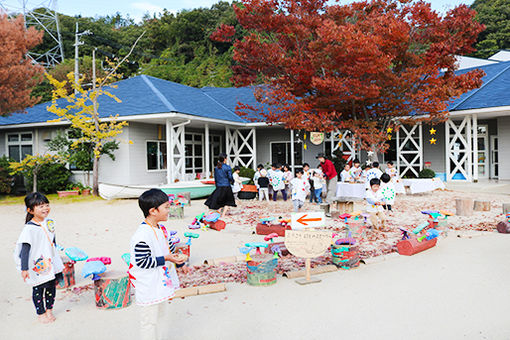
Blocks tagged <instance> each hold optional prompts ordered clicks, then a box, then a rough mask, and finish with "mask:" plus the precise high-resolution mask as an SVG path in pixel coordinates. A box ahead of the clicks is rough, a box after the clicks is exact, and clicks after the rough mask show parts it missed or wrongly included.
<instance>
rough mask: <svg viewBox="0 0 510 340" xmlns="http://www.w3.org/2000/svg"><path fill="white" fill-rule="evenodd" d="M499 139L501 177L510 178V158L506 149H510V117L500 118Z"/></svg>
mask: <svg viewBox="0 0 510 340" xmlns="http://www.w3.org/2000/svg"><path fill="white" fill-rule="evenodd" d="M498 139H499V179H506V180H510V158H509V157H508V156H507V152H508V151H505V150H510V117H500V118H498Z"/></svg>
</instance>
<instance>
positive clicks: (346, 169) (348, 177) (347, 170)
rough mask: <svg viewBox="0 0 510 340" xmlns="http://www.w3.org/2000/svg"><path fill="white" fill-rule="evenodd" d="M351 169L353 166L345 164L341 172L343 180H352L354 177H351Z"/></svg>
mask: <svg viewBox="0 0 510 340" xmlns="http://www.w3.org/2000/svg"><path fill="white" fill-rule="evenodd" d="M350 170H351V166H350V165H349V164H345V166H344V169H343V170H342V172H341V173H340V179H341V181H342V182H350V181H351V179H352V177H351V173H350Z"/></svg>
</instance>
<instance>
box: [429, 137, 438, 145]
mask: <svg viewBox="0 0 510 340" xmlns="http://www.w3.org/2000/svg"><path fill="white" fill-rule="evenodd" d="M429 142H430V144H436V142H437V139H435V138H431V139H430V140H429Z"/></svg>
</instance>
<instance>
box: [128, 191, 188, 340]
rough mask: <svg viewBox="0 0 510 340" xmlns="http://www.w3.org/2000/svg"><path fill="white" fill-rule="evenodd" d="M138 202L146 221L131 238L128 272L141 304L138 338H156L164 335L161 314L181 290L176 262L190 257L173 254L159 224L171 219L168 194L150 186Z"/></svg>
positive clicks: (169, 242)
mask: <svg viewBox="0 0 510 340" xmlns="http://www.w3.org/2000/svg"><path fill="white" fill-rule="evenodd" d="M138 205H139V206H140V209H141V210H142V212H143V214H144V217H145V220H144V221H143V222H142V223H141V224H140V226H139V227H138V229H137V230H136V232H135V233H134V235H133V237H132V238H131V244H130V254H131V263H130V265H129V270H128V274H129V278H130V284H132V285H133V287H135V300H136V304H137V305H140V306H141V310H140V312H141V315H140V323H141V334H140V336H139V337H137V339H156V338H158V336H161V335H158V328H159V327H162V326H164V325H165V323H159V324H158V322H159V321H160V319H161V316H162V315H161V314H163V311H164V308H165V307H166V306H168V300H169V299H170V298H172V297H173V296H174V295H175V290H176V289H179V278H178V277H177V272H176V270H175V264H183V263H184V262H185V261H186V259H187V256H186V255H182V254H172V251H171V243H172V241H170V239H169V233H168V232H167V230H166V228H165V227H164V226H162V225H160V224H159V222H163V221H166V220H168V213H169V211H170V202H169V201H168V196H167V195H166V194H165V193H164V192H163V191H161V190H159V189H150V190H147V191H145V192H144V193H143V194H142V195H140V197H139V198H138ZM172 245H173V243H172Z"/></svg>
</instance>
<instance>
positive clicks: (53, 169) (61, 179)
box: [24, 163, 72, 194]
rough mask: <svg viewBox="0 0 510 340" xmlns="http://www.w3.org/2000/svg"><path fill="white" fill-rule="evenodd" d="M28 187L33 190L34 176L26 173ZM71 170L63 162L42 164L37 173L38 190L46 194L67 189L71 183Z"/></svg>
mask: <svg viewBox="0 0 510 340" xmlns="http://www.w3.org/2000/svg"><path fill="white" fill-rule="evenodd" d="M24 175H25V179H26V187H27V190H28V191H32V186H33V176H32V173H31V171H30V173H26V174H24ZM71 175H72V173H71V171H70V170H69V169H68V168H66V167H65V165H63V164H61V163H51V164H45V165H43V166H41V169H40V170H39V173H38V175H37V190H39V191H41V192H44V193H46V194H50V193H55V192H57V191H58V190H65V189H66V188H67V185H68V184H69V183H70V181H69V179H70V178H71Z"/></svg>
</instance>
